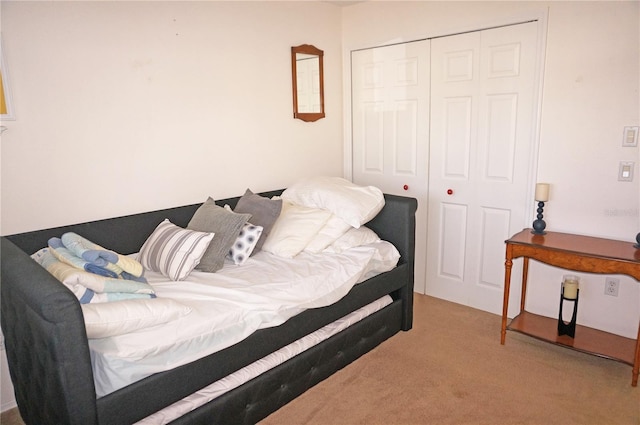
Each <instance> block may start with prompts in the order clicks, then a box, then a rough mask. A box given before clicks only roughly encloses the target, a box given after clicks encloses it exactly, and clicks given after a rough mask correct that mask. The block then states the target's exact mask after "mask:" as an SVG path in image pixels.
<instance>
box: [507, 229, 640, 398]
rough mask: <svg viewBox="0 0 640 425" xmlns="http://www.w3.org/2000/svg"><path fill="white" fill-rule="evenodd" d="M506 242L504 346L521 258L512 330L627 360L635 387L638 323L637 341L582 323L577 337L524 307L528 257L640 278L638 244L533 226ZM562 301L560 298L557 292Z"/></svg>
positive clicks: (638, 359) (638, 363)
mask: <svg viewBox="0 0 640 425" xmlns="http://www.w3.org/2000/svg"><path fill="white" fill-rule="evenodd" d="M505 243H506V261H505V263H504V268H505V274H504V299H503V304H502V330H501V334H500V343H501V344H503V345H504V342H505V337H506V334H507V310H508V308H509V288H510V286H511V267H512V265H513V262H512V260H513V259H514V258H519V257H523V261H524V263H523V267H522V296H521V298H520V314H519V315H518V316H516V317H514V318H513V320H512V321H511V323H510V324H509V326H508V328H509V329H510V330H515V331H518V332H521V333H524V334H527V335H530V336H533V337H536V338H539V339H542V340H545V341H549V342H552V343H555V344H558V345H563V346H566V347H570V348H573V349H575V350H578V351H582V352H586V353H590V354H595V355H598V356H601V357H606V358H610V359H615V360H619V361H622V362H624V363H627V364H629V365H631V366H633V372H632V378H631V385H632V386H634V387H635V386H637V385H638V371H639V370H640V325H639V326H638V336H637V338H636V339H635V340H633V339H630V338H624V337H621V336H618V335H613V334H610V333H608V332H603V331H599V330H596V329H592V328H588V327H585V326H580V325H578V326H576V333H575V338H571V337H569V336H567V335H562V336H558V332H557V329H558V328H557V324H558V321H557V319H551V318H548V317H543V316H539V315H537V314H533V313H529V312H527V311H525V298H526V294H527V275H528V271H529V259H530V258H533V259H534V260H537V261H540V262H543V263H546V264H549V265H552V266H556V267H560V268H563V269H567V270H574V271H580V272H588V273H600V274H624V275H628V276H631V277H633V278H634V279H635V280H637V281H638V282H640V249H636V248H634V244H633V243H632V242H623V241H616V240H611V239H603V238H594V237H590V236H579V235H572V234H568V233H557V232H547V233H546V234H545V235H535V234H533V233H531V229H524V230H523V231H521V232H519V233H517V234H515V235H514V236H513V237H511V239H508V240H507V241H505ZM558 294H560V292H558ZM558 299H560V298H559V295H558Z"/></svg>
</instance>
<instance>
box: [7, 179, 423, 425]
mask: <svg viewBox="0 0 640 425" xmlns="http://www.w3.org/2000/svg"><path fill="white" fill-rule="evenodd" d="M279 193H281V191H273V192H267V193H263V195H265V196H272V195H276V194H279ZM237 200H238V198H232V199H223V200H220V201H218V204H219V205H223V204H229V205H231V206H232V207H234V206H235V203H236V202H237ZM385 200H386V205H385V207H384V209H383V210H382V211H381V212H380V214H379V215H378V216H377V217H376V218H374V219H373V220H372V221H371V222H370V223H368V224H367V226H368V227H370V228H371V229H373V230H374V231H375V232H376V233H378V235H379V236H380V237H381V238H382V239H385V240H387V241H390V242H392V243H393V244H394V245H395V246H396V247H397V249H398V250H399V251H400V254H401V259H400V262H399V265H398V267H396V268H395V269H393V270H391V271H389V272H386V273H384V274H381V275H378V276H376V277H374V278H371V279H369V280H367V281H365V282H363V283H362V284H359V285H356V286H355V287H354V288H353V289H352V290H351V292H349V294H347V296H345V297H344V298H343V299H341V300H340V301H339V302H337V303H335V304H333V305H331V306H327V307H323V308H319V309H311V310H307V311H305V312H303V313H301V314H299V315H298V316H295V317H293V318H291V319H289V320H288V321H287V322H285V323H284V324H282V325H280V326H278V327H275V328H269V329H263V330H259V331H257V332H255V333H254V334H252V335H250V336H249V337H248V338H247V339H245V340H244V341H242V342H240V343H238V344H236V345H234V346H231V347H229V348H227V349H225V350H223V351H220V352H218V353H214V354H212V355H210V356H207V357H205V358H202V359H200V360H197V361H195V362H193V363H190V364H187V365H184V366H181V367H178V368H176V369H173V370H169V371H166V372H162V373H157V374H155V375H152V376H149V377H147V378H145V379H143V380H141V381H138V382H136V383H134V384H131V385H129V386H127V387H125V388H122V389H120V390H118V391H115V392H114V393H111V394H109V395H106V396H104V397H101V398H98V399H96V395H95V389H94V381H93V372H92V369H91V360H90V355H89V348H88V342H87V336H86V332H85V326H84V320H83V315H82V311H81V308H80V304H79V303H78V300H77V299H76V297H75V296H74V295H73V294H72V293H71V291H69V290H68V289H67V288H66V287H65V286H63V285H62V284H61V283H60V282H58V281H57V280H56V279H55V278H54V277H53V276H52V275H50V274H49V273H48V272H47V271H46V270H45V269H44V268H42V267H41V266H40V265H39V264H37V263H36V262H35V261H33V260H32V259H31V258H30V257H29V255H30V254H32V253H34V252H35V251H37V250H38V249H40V248H42V247H44V246H46V245H47V240H48V239H49V238H50V237H54V236H59V235H61V234H62V233H64V232H68V231H73V232H76V233H78V234H81V235H83V236H84V237H86V238H88V239H89V240H92V241H94V242H96V243H98V244H99V245H102V246H105V247H109V248H110V249H113V250H114V251H116V252H120V253H123V254H129V253H134V252H138V251H139V249H140V247H141V246H142V244H143V242H144V241H145V240H146V238H147V237H148V235H150V234H151V232H152V231H153V229H154V228H155V227H156V225H157V224H158V223H160V222H161V221H162V220H163V219H165V218H169V219H170V220H171V221H172V222H173V223H175V224H177V225H179V226H186V225H187V223H188V222H189V220H190V218H191V216H192V215H193V214H194V212H195V211H196V209H197V208H198V207H199V206H200V204H196V205H189V206H183V207H178V208H172V209H166V210H160V211H153V212H148V213H143V214H136V215H130V216H125V217H118V218H113V219H107V220H100V221H94V222H89V223H83V224H77V225H71V226H64V227H58V228H53V229H46V230H39V231H34V232H28V233H22V234H17V235H11V236H6V237H2V238H1V239H2V245H1V249H2V251H0V254H1V260H2V263H1V265H2V269H1V271H2V273H1V276H2V280H1V281H0V286H1V316H2V317H1V319H2V320H1V323H2V331H3V333H4V337H5V344H6V353H7V358H8V364H9V370H10V374H11V380H12V382H13V385H14V388H15V395H16V401H17V403H18V407H19V410H20V414H21V415H22V417H23V419H24V421H25V422H26V423H27V424H34V425H46V424H56V425H60V424H68V425H71V424H78V425H89V424H102V425H104V424H129V423H133V422H135V421H137V420H140V419H142V418H144V417H146V416H148V415H149V414H151V413H154V412H156V411H157V410H160V409H162V408H163V407H165V406H167V405H169V404H171V403H173V402H175V401H177V400H179V399H181V398H183V397H185V396H187V395H189V394H191V393H193V392H195V391H197V390H199V389H200V388H202V387H205V386H206V385H208V384H210V383H212V382H214V381H216V380H218V379H221V378H223V377H224V376H226V375H228V374H230V373H232V372H234V371H236V370H238V369H240V368H242V367H243V366H246V365H248V364H250V363H252V362H254V361H256V360H258V359H260V358H262V357H264V356H266V355H268V354H269V353H271V352H273V351H275V350H277V349H279V348H281V347H283V346H285V345H287V344H289V343H291V342H292V341H294V340H296V339H298V338H300V337H302V336H304V335H306V334H308V333H310V332H313V331H315V330H316V329H319V328H320V327H322V326H324V325H326V324H328V323H330V322H332V321H334V320H336V319H338V318H340V317H342V316H344V315H346V314H348V313H349V312H351V311H353V310H356V309H358V308H360V307H362V306H364V305H366V304H368V303H370V302H372V301H374V300H376V299H377V298H379V297H381V296H383V295H385V294H391V296H392V297H393V299H394V302H393V303H392V304H390V305H388V306H387V307H385V308H384V309H382V310H380V311H378V312H377V313H374V314H373V315H371V316H369V317H367V318H366V319H364V320H363V321H361V322H359V323H357V324H355V325H354V326H352V327H350V328H348V329H347V330H345V331H343V332H341V333H339V334H337V335H335V336H333V337H332V338H330V339H328V340H326V341H325V342H322V343H321V344H319V345H317V346H315V347H313V348H311V349H309V350H308V351H306V352H304V353H302V354H300V355H298V356H296V357H294V358H292V359H291V360H289V361H287V362H285V363H283V364H282V365H280V366H278V367H275V368H274V369H272V370H270V371H268V372H266V373H264V374H263V375H260V376H259V377H257V378H255V379H253V380H251V381H249V382H247V383H245V384H244V385H242V386H240V387H238V388H236V389H234V390H232V391H230V392H228V393H226V394H224V395H222V396H220V397H219V398H217V399H214V400H213V401H211V402H209V403H208V404H206V405H204V406H202V407H200V408H198V409H196V410H194V411H192V412H190V413H188V414H186V415H185V416H182V417H181V418H179V419H177V420H176V421H175V423H180V424H207V425H210V424H214V423H218V424H240V423H256V422H257V421H259V420H260V419H263V418H265V417H266V416H267V415H269V414H270V413H272V412H274V411H275V410H277V409H278V408H279V407H281V406H283V405H285V404H286V403H287V402H289V401H291V400H292V399H294V398H295V397H297V396H298V395H300V394H302V393H303V392H304V391H305V390H307V389H308V388H310V387H312V386H313V385H315V384H317V383H318V382H320V381H322V380H323V379H325V378H327V377H328V376H330V375H331V374H332V373H334V372H335V371H337V370H339V369H341V368H342V367H344V366H346V365H347V364H349V363H350V362H352V361H353V360H355V359H357V358H358V357H360V356H361V355H363V354H364V353H366V352H368V351H370V350H371V349H372V348H374V347H375V346H377V345H378V344H380V343H381V342H382V341H384V340H386V339H387V338H389V337H390V336H392V335H394V334H395V333H397V332H398V331H400V330H405V331H406V330H409V329H411V327H412V317H413V276H414V273H413V263H414V242H415V211H416V208H417V202H416V200H415V199H413V198H405V197H399V196H393V195H385Z"/></svg>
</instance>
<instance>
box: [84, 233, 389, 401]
mask: <svg viewBox="0 0 640 425" xmlns="http://www.w3.org/2000/svg"><path fill="white" fill-rule="evenodd" d="M398 259H399V254H398V251H397V250H396V249H395V247H393V245H391V244H390V243H388V242H384V241H380V242H376V243H372V244H367V245H363V246H359V247H356V248H351V249H348V250H346V251H343V252H342V253H340V254H333V253H321V254H311V253H307V252H302V253H300V254H299V255H298V256H296V257H295V258H293V259H287V258H282V257H277V256H275V255H272V254H269V253H267V252H260V253H258V254H256V255H254V256H253V257H251V258H250V259H249V260H248V261H247V262H246V263H244V264H243V265H241V266H236V265H234V264H233V263H232V262H231V261H227V262H226V263H225V266H224V268H223V269H222V270H219V271H218V272H216V273H205V272H198V271H194V272H192V273H191V274H190V275H189V277H188V278H187V279H186V280H183V281H179V282H173V281H168V280H167V279H166V278H165V277H163V276H162V275H161V274H159V273H152V272H146V273H145V276H146V278H147V280H148V282H149V283H150V284H151V285H152V286H153V287H154V289H155V291H156V294H157V296H158V297H159V298H161V297H165V298H171V299H174V300H176V301H178V302H180V303H181V304H184V305H186V306H188V307H190V308H191V310H192V311H191V313H189V314H187V315H186V316H183V317H180V318H178V319H176V320H173V321H170V322H168V323H165V324H162V325H157V326H153V327H149V328H146V329H141V330H138V331H135V332H131V333H128V334H124V335H118V336H113V337H108V338H101V339H90V340H89V348H90V350H91V360H92V364H93V371H94V380H95V384H96V393H97V396H98V397H102V396H104V395H106V394H109V393H111V392H113V391H115V390H117V389H119V388H122V387H124V386H126V385H129V384H131V383H133V382H135V381H138V380H140V379H142V378H144V377H146V376H149V375H151V374H153V373H157V372H161V371H164V370H169V369H172V368H175V367H177V366H180V365H183V364H186V363H189V362H191V361H194V360H196V359H198V358H201V357H204V356H206V355H208V354H211V353H214V352H216V351H219V350H221V349H224V348H226V347H229V346H231V345H233V344H235V343H237V342H239V341H241V340H242V339H244V338H246V337H247V336H249V335H250V334H251V333H253V332H254V331H255V330H257V329H261V328H267V327H272V326H277V325H279V324H281V323H283V322H284V321H286V320H287V319H288V318H290V317H292V316H294V315H296V314H298V313H300V312H302V311H303V310H305V309H308V308H316V307H322V306H326V305H329V304H332V303H334V302H336V301H338V300H339V299H340V298H342V297H343V296H344V295H346V294H347V293H348V292H349V290H350V289H351V288H352V287H353V285H355V284H356V283H358V282H361V281H363V280H365V279H367V278H369V277H371V276H372V275H375V274H378V273H382V272H385V271H388V270H391V269H392V268H393V267H395V265H396V264H397V261H398Z"/></svg>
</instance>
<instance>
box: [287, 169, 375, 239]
mask: <svg viewBox="0 0 640 425" xmlns="http://www.w3.org/2000/svg"><path fill="white" fill-rule="evenodd" d="M282 199H287V200H289V201H291V202H293V203H295V204H298V205H304V206H306V207H312V208H321V209H326V210H329V211H331V212H332V213H334V214H335V215H337V216H338V217H340V218H341V219H343V220H344V221H346V222H347V223H349V224H350V225H351V226H352V227H360V226H361V225H363V224H365V223H367V222H368V221H369V220H371V219H372V218H373V217H375V216H376V215H377V214H378V213H379V212H380V210H381V209H382V207H383V206H384V195H383V194H382V191H381V190H380V189H378V188H377V187H374V186H358V185H355V184H353V183H351V182H350V181H348V180H345V179H343V178H340V177H312V178H308V179H305V180H302V181H300V182H297V183H295V184H293V185H292V186H291V187H289V188H287V189H286V190H285V191H284V192H283V193H282Z"/></svg>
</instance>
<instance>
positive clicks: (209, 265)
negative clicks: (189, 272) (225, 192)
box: [187, 198, 251, 273]
mask: <svg viewBox="0 0 640 425" xmlns="http://www.w3.org/2000/svg"><path fill="white" fill-rule="evenodd" d="M250 218H251V214H237V213H235V212H233V211H227V210H225V209H224V208H222V207H219V206H218V205H216V203H215V201H214V200H213V199H211V198H209V199H207V201H206V202H205V203H204V204H202V205H201V206H200V208H198V209H197V210H196V213H195V214H194V215H193V217H192V218H191V221H189V224H188V225H187V229H190V230H196V231H198V232H210V233H215V235H214V236H213V240H212V241H211V243H210V244H209V247H208V248H207V250H206V251H205V253H204V255H203V256H202V259H201V260H200V264H198V265H197V266H196V269H198V270H202V271H205V272H210V273H214V272H216V271H218V270H220V269H221V268H222V266H224V258H225V256H226V255H227V254H228V253H229V249H230V248H231V245H233V243H234V242H235V240H236V238H237V237H238V234H239V233H240V230H242V227H243V226H244V224H245V223H246V222H247V220H249V219H250Z"/></svg>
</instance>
